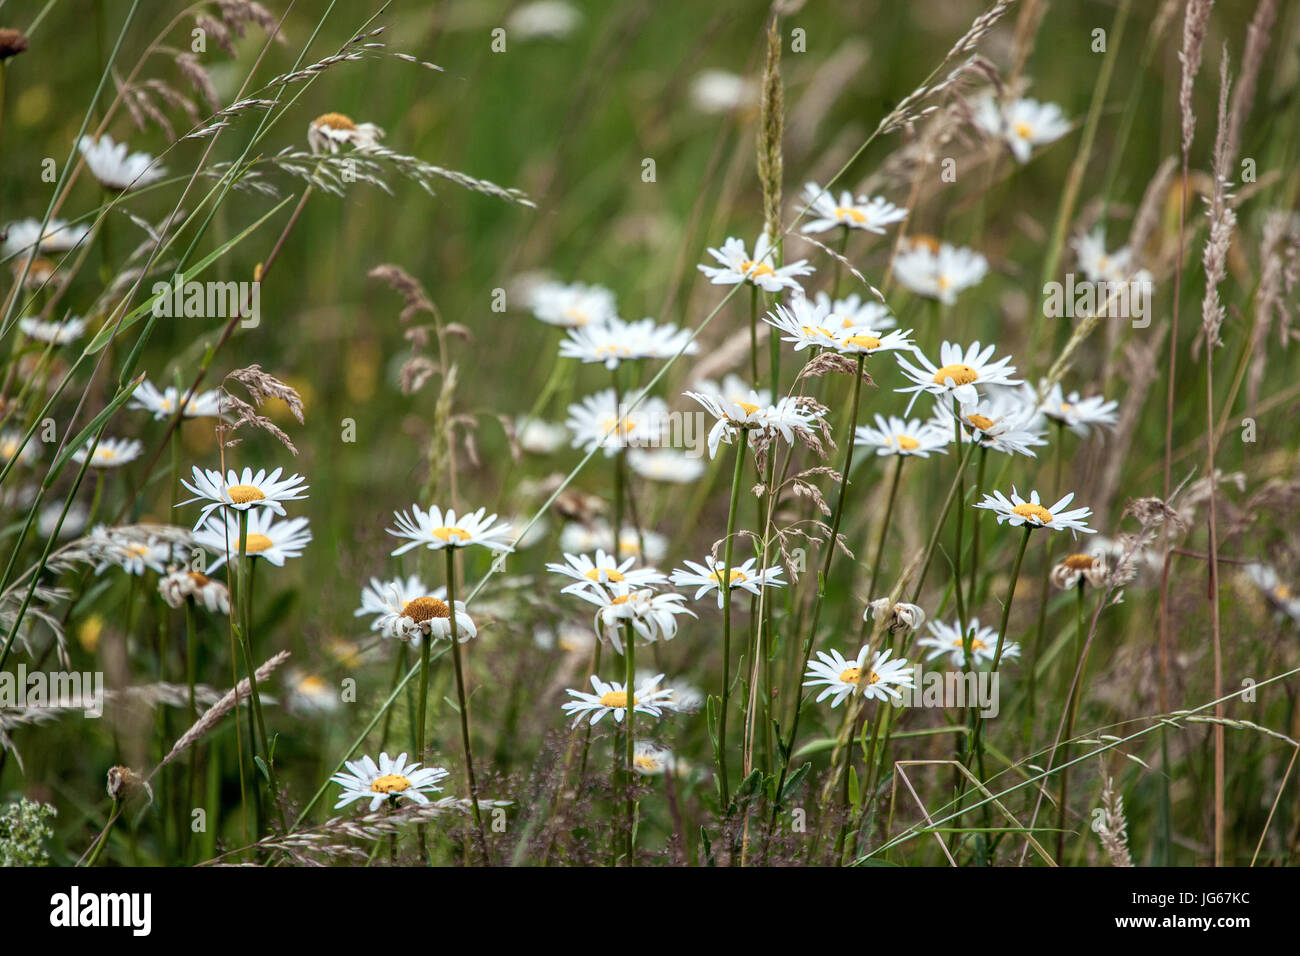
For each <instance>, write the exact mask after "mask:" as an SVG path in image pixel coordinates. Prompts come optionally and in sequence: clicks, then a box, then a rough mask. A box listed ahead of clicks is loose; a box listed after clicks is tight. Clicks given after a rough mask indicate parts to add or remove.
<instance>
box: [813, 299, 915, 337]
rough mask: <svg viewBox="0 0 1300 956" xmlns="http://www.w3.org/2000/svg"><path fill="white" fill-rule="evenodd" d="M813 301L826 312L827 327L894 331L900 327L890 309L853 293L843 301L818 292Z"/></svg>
mask: <svg viewBox="0 0 1300 956" xmlns="http://www.w3.org/2000/svg"><path fill="white" fill-rule="evenodd" d="M813 301H815V302H816V303H817V305H818V306H819V307H821V308H824V309H825V310H826V327H827V328H829V329H831V330H832V331H834V330H835V329H836V328H839V329H892V328H894V327H895V326H896V325H898V320H897V319H896V318H894V316H893V313H891V312H890V311H889V307H888V306H886V305H885V304H884V303H883V302H877V301H876V300H875V299H874V298H870V297H866V296H861V295H858V293H856V292H853V293H850V294H849V295H846V296H845V297H844V298H842V299H831V297H830V296H829V295H827V294H826V293H825V292H821V291H818V293H817V294H816V295H815V296H813Z"/></svg>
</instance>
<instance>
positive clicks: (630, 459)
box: [627, 448, 708, 485]
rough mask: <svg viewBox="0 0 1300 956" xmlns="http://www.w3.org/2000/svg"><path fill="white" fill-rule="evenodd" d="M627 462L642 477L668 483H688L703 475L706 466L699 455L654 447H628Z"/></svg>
mask: <svg viewBox="0 0 1300 956" xmlns="http://www.w3.org/2000/svg"><path fill="white" fill-rule="evenodd" d="M702 451H703V450H702V449H701V452H702ZM627 463H628V467H630V468H631V469H632V470H633V471H634V472H636V473H637V474H638V475H640V476H641V477H642V478H645V479H647V480H649V481H662V482H664V483H665V484H670V485H687V484H690V483H691V482H693V481H696V480H698V479H699V478H700V477H701V476H703V474H704V472H705V471H706V470H707V467H708V466H707V465H705V464H704V460H703V458H702V457H701V455H699V454H696V455H692V454H689V453H687V452H682V451H677V450H675V449H672V448H656V449H654V450H653V451H648V450H646V449H643V448H631V449H628V453H627Z"/></svg>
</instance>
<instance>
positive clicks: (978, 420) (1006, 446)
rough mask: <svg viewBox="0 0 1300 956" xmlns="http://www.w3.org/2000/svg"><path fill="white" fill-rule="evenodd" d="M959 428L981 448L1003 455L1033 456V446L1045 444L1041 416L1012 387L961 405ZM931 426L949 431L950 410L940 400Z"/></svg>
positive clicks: (951, 427)
mask: <svg viewBox="0 0 1300 956" xmlns="http://www.w3.org/2000/svg"><path fill="white" fill-rule="evenodd" d="M957 414H958V415H959V416H960V419H961V424H962V429H963V431H965V432H966V434H967V435H968V437H969V438H970V440H971V441H973V442H975V443H976V444H977V445H979V446H980V447H981V448H988V449H990V450H992V451H997V452H1001V453H1002V454H1004V455H1027V456H1028V457H1030V458H1034V457H1037V456H1036V455H1035V453H1034V451H1033V448H1034V447H1037V446H1039V445H1046V444H1047V439H1046V438H1045V437H1044V436H1043V429H1042V426H1041V425H1040V424H1039V422H1041V418H1040V416H1039V415H1038V412H1037V411H1035V409H1034V406H1033V405H1032V404H1030V403H1029V402H1026V401H1025V400H1024V397H1023V396H1022V395H1021V394H1019V393H1018V392H1015V391H1009V390H1006V389H1002V390H999V391H998V393H997V394H995V395H993V396H991V397H989V398H983V399H980V400H979V401H978V402H975V403H972V404H968V405H962V406H961V407H960V409H959V411H958V413H957ZM931 424H932V425H933V427H934V428H935V429H937V430H940V431H945V430H946V431H947V432H948V433H949V434H950V435H951V434H952V431H953V410H952V409H951V408H949V407H948V406H947V405H946V404H944V403H942V402H940V403H938V404H937V405H936V406H935V409H934V418H933V419H932V420H931Z"/></svg>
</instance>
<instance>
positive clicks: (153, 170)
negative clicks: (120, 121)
mask: <svg viewBox="0 0 1300 956" xmlns="http://www.w3.org/2000/svg"><path fill="white" fill-rule="evenodd" d="M77 149H79V150H80V151H81V156H82V158H83V159H85V161H86V165H87V166H88V167H90V172H91V175H93V176H94V177H95V178H96V179H98V180H99V181H100V183H102V184H103V185H105V186H107V187H108V188H109V189H116V190H118V191H123V190H127V189H140V188H142V187H144V186H148V185H149V184H150V183H152V182H156V181H157V180H159V179H162V178H163V176H165V175H166V174H167V170H166V169H164V168H163V167H162V166H159V165H158V164H157V163H158V161H157V160H156V159H154V158H153V157H152V156H150V155H149V154H148V153H132V154H131V155H130V156H128V155H127V153H126V143H114V142H113V137H111V136H109V135H108V134H107V133H105V134H104V135H103V136H101V137H100V138H99V139H95V138H94V137H91V136H83V137H81V139H80V140H79V141H78V142H77Z"/></svg>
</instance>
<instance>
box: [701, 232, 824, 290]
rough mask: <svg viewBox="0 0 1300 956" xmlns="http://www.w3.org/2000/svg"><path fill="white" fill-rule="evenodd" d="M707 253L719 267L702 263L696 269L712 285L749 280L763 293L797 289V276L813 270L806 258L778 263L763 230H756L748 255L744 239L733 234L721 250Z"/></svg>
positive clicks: (811, 272) (798, 286) (808, 273)
mask: <svg viewBox="0 0 1300 956" xmlns="http://www.w3.org/2000/svg"><path fill="white" fill-rule="evenodd" d="M709 255H711V256H713V258H714V259H716V260H717V261H718V262H719V263H720V265H721V268H718V267H717V266H706V265H703V264H701V265H700V266H698V268H699V270H700V271H701V272H703V273H704V274H705V275H706V276H708V277H709V281H710V282H712V283H713V284H714V285H739V284H740V283H742V282H749V283H751V284H753V285H756V286H758V287H759V288H760V289H762V290H763V291H764V292H780V291H781V290H783V289H801V286H800V285H799V277H800V276H809V275H812V274H813V271H814V270H813V267H812V266H810V265H808V260H807V259H800V260H798V261H797V262H792V263H790V264H789V265H787V266H778V265H777V264H776V263H777V261H778V260H777V254H776V250H775V249H773V247H772V242H771V240H770V239H768V237H767V233H766V232H761V233H759V235H758V238H757V239H755V240H754V254H753V255H752V256H751V255H750V254H749V253H748V252H747V251H745V241H744V240H743V239H737V238H736V237H734V236H732V237H731V238H729V239H727V241H726V242H724V243H723V244H722V248H721V249H710V250H709Z"/></svg>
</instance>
